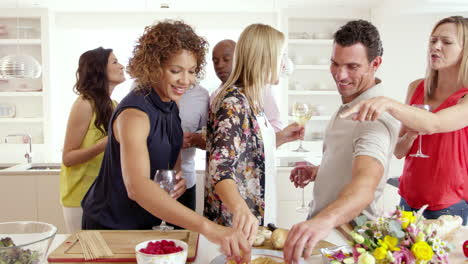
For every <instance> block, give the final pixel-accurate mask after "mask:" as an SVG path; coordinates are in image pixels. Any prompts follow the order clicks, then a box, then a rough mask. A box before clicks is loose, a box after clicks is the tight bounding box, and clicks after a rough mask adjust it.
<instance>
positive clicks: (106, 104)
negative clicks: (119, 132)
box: [73, 47, 114, 135]
mask: <svg viewBox="0 0 468 264" xmlns="http://www.w3.org/2000/svg"><path fill="white" fill-rule="evenodd" d="M111 52H112V49H104V48H102V47H99V48H96V49H93V50H88V51H86V52H85V53H83V54H81V56H80V60H79V62H78V70H76V83H75V86H73V91H74V92H75V93H76V94H78V95H81V96H83V98H84V99H86V100H89V101H91V105H92V106H93V110H94V112H95V113H96V120H95V121H94V125H95V126H96V128H97V129H99V131H101V133H102V134H103V135H107V130H108V126H109V121H110V118H111V115H112V112H113V111H114V105H113V103H112V99H111V98H110V94H109V80H108V78H107V64H108V59H109V56H110V54H111Z"/></svg>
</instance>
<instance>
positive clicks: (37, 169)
mask: <svg viewBox="0 0 468 264" xmlns="http://www.w3.org/2000/svg"><path fill="white" fill-rule="evenodd" d="M12 165H13V166H10V167H7V168H6V169H3V170H0V176H1V175H9V176H12V175H58V174H60V163H55V162H53V163H32V164H28V163H21V164H17V165H14V164H12Z"/></svg>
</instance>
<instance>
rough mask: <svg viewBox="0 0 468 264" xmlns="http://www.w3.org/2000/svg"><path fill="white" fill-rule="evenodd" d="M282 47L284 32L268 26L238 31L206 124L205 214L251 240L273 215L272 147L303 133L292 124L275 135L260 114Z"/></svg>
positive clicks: (276, 74)
mask: <svg viewBox="0 0 468 264" xmlns="http://www.w3.org/2000/svg"><path fill="white" fill-rule="evenodd" d="M283 46H284V35H283V33H281V32H279V31H278V30H276V29H274V28H272V27H270V26H268V25H263V24H253V25H250V26H248V27H247V28H246V29H245V30H244V31H243V32H242V34H241V36H240V38H239V41H238V44H237V46H236V49H235V52H234V63H233V71H232V73H231V75H230V76H229V78H228V80H227V81H226V82H225V83H224V85H223V86H222V88H221V90H220V92H219V93H218V94H217V96H216V97H215V99H214V101H213V105H212V108H211V110H210V113H209V120H208V125H207V128H208V131H207V168H208V169H207V174H206V186H205V211H204V214H205V216H207V217H208V218H209V219H211V220H213V221H215V222H217V223H219V224H223V225H226V226H231V225H232V226H233V227H234V228H237V229H239V230H242V232H243V233H244V234H245V235H246V236H247V237H248V238H249V240H250V241H251V242H252V241H253V239H254V238H255V234H256V231H257V227H258V225H259V223H261V222H270V221H274V219H275V217H276V212H275V211H276V204H275V200H274V195H275V190H276V187H275V181H274V180H275V165H274V152H275V148H276V147H278V146H280V145H281V144H283V143H286V142H289V141H292V140H297V139H299V138H302V137H303V134H304V127H302V126H299V125H298V124H296V123H294V124H292V125H290V126H288V127H286V128H285V129H284V130H282V131H279V132H277V133H275V132H274V129H273V127H272V126H271V124H270V123H269V122H268V120H267V119H266V118H265V115H264V114H263V109H264V104H263V94H264V89H265V88H266V87H267V86H268V85H269V84H277V83H278V81H279V69H280V65H281V55H282V51H283V48H284V47H283Z"/></svg>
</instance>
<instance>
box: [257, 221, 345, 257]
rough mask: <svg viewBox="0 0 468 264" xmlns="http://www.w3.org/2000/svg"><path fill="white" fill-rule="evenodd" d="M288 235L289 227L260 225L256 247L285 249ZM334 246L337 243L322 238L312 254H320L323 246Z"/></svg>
mask: <svg viewBox="0 0 468 264" xmlns="http://www.w3.org/2000/svg"><path fill="white" fill-rule="evenodd" d="M287 236H288V230H287V229H283V228H277V227H276V226H274V225H273V224H269V225H268V227H264V226H260V227H259V228H258V232H257V237H256V239H255V242H254V247H255V248H259V249H272V250H283V247H284V243H285V242H286V238H287ZM334 246H336V245H335V244H332V243H330V242H327V241H325V240H320V241H319V242H318V243H317V244H316V245H315V248H314V250H313V251H312V255H319V254H320V249H321V248H327V247H334Z"/></svg>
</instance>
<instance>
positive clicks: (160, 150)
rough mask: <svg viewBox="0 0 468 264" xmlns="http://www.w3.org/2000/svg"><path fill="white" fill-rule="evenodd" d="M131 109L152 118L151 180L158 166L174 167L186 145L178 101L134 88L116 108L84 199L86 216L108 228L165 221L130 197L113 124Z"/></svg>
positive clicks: (149, 142)
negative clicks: (97, 165)
mask: <svg viewBox="0 0 468 264" xmlns="http://www.w3.org/2000/svg"><path fill="white" fill-rule="evenodd" d="M127 108H136V109H138V110H141V111H143V112H145V113H146V114H147V115H148V117H149V121H150V131H149V135H148V138H147V140H146V142H147V147H148V153H149V159H150V168H151V179H153V178H154V174H155V172H156V170H158V169H172V168H174V165H175V163H176V161H177V157H178V155H179V151H180V149H181V147H182V140H183V132H182V127H181V124H180V122H181V121H180V118H179V109H178V108H177V105H176V104H175V102H173V101H171V102H163V101H162V100H161V99H160V97H159V95H158V94H157V93H156V92H155V91H154V90H153V89H151V92H149V93H147V92H141V91H131V92H130V93H129V94H128V95H127V96H126V97H125V98H124V99H123V100H122V102H120V104H119V105H118V106H117V108H116V109H115V111H114V113H113V115H112V117H111V120H110V122H109V130H108V135H109V138H108V141H107V146H106V150H105V153H104V158H103V161H102V165H101V170H100V171H99V175H98V177H97V178H96V181H95V182H94V183H93V185H92V186H91V188H90V189H89V191H88V193H87V194H86V196H85V197H84V199H83V201H82V204H81V205H82V207H83V218H84V217H87V218H90V219H92V221H94V222H96V223H99V224H100V225H102V226H103V227H106V228H108V229H151V227H152V226H154V225H159V224H160V222H161V220H160V219H158V218H157V217H155V216H153V215H152V214H150V213H149V212H147V211H146V210H145V209H143V208H142V207H141V206H140V205H138V204H137V203H136V202H135V201H133V200H131V199H130V198H128V193H127V190H126V188H125V185H124V182H123V177H122V168H121V160H120V144H119V143H118V142H117V141H116V140H115V138H114V133H113V132H114V131H113V130H112V124H113V123H114V120H115V119H116V118H117V116H118V115H119V114H120V113H121V112H122V111H123V110H125V109H127Z"/></svg>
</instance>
